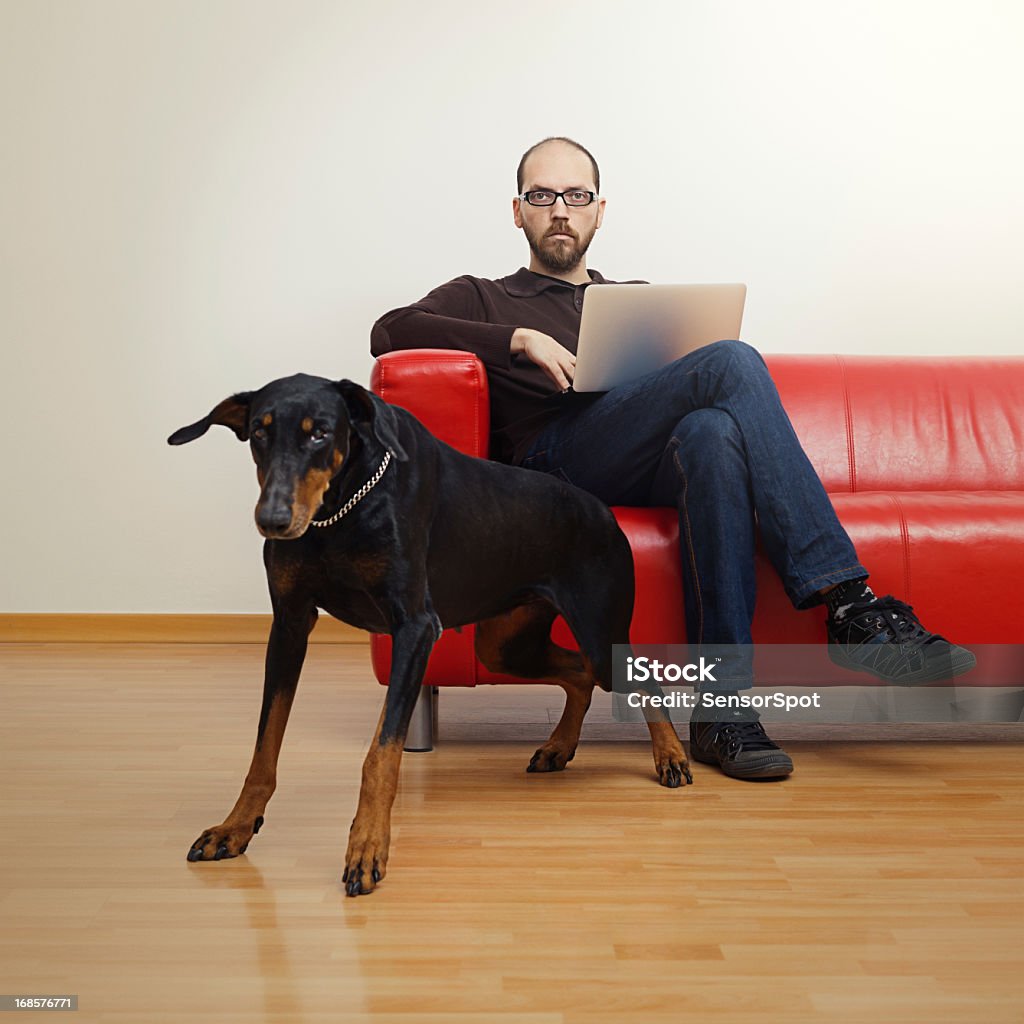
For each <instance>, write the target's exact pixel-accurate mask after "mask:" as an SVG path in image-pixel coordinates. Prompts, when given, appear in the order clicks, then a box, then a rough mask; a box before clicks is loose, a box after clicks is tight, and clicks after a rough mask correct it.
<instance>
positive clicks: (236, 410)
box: [167, 391, 255, 444]
mask: <svg viewBox="0 0 1024 1024" xmlns="http://www.w3.org/2000/svg"><path fill="white" fill-rule="evenodd" d="M254 393H255V392H252V391H243V392H241V393H240V394H237V395H232V396H231V397H230V398H225V399H224V401H223V402H221V403H220V405H218V406H217V407H216V408H215V409H213V411H212V412H210V414H209V415H207V416H204V417H203V418H202V419H201V420H196V422H195V423H192V424H190V425H189V426H187V427H182V428H181V429H180V430H176V431H175V432H174V433H173V434H171V436H170V437H169V438H167V443H168V444H187V443H188V442H189V441H194V440H195V439H196V438H197V437H202V436H203V434H205V433H206V432H207V431H208V430H209V429H210V427H212V426H220V427H230V428H231V429H232V430H233V431H234V432H235V436H236V437H237V438H238V440H239V441H248V440H249V403H250V401H252V396H253V394H254Z"/></svg>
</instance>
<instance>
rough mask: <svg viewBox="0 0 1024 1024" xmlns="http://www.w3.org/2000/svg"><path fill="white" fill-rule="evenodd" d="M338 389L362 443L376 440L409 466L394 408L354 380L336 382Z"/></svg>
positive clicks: (353, 427) (350, 420)
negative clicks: (400, 438)
mask: <svg viewBox="0 0 1024 1024" xmlns="http://www.w3.org/2000/svg"><path fill="white" fill-rule="evenodd" d="M334 386H335V387H336V388H337V389H338V391H339V393H340V394H341V397H342V399H344V402H345V408H346V409H347V410H348V419H349V422H350V423H351V424H352V429H353V430H354V431H355V432H356V433H357V434H358V435H359V436H360V437H361V438H362V440H363V441H364V442H369V441H370V440H371V438H376V439H377V441H379V442H380V443H381V444H382V445H384V447H385V448H388V449H390V450H391V454H392V455H394V457H395V458H396V459H398V461H399V462H408V461H409V456H408V455H407V454H406V451H405V449H404V448H403V447H402V445H401V442H400V441H399V440H398V417H397V416H396V415H395V413H394V410H393V409H392V408H391V406H390V405H388V404H387V402H385V401H383V400H382V399H380V398H378V397H377V396H376V395H372V394H370V392H369V391H367V390H366V388H362V387H360V386H359V385H358V384H355V383H353V382H352V381H350V380H339V381H335V383H334Z"/></svg>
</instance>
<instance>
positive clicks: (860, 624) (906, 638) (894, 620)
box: [837, 594, 941, 643]
mask: <svg viewBox="0 0 1024 1024" xmlns="http://www.w3.org/2000/svg"><path fill="white" fill-rule="evenodd" d="M837 625H839V626H840V627H841V628H845V629H848V628H849V627H857V628H859V629H862V630H864V631H865V632H869V633H875V634H878V633H882V632H886V631H887V632H889V633H890V634H891V636H892V637H893V639H895V640H897V641H898V642H899V643H907V642H910V643H915V642H920V643H931V641H933V640H938V639H941V638H940V637H937V636H936V635H935V634H934V633H929V632H928V630H926V629H925V628H924V626H922V625H921V623H920V622H919V621H918V618H917V616H916V615H915V614H914V607H913V605H909V604H905V603H904V602H903V601H900V600H897V599H896V598H895V597H893V596H892V595H891V594H886V596H885V597H879V598H876V599H875V600H874V601H869V602H865V603H863V604H860V603H858V604H855V605H854V606H853V607H852V608H851V609H850V611H848V612H847V613H846V615H844V616H843V620H842V622H840V623H838V624H837Z"/></svg>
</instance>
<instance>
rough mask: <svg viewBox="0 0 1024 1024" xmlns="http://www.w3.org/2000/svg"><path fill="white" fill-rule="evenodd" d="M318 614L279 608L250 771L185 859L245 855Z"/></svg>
mask: <svg viewBox="0 0 1024 1024" xmlns="http://www.w3.org/2000/svg"><path fill="white" fill-rule="evenodd" d="M316 618H317V612H316V609H315V608H313V607H305V608H302V609H301V610H296V611H294V612H290V613H289V614H287V615H284V614H281V613H280V610H279V609H278V610H277V611H276V612H275V615H274V624H273V626H272V627H271V629H270V640H269V642H268V643H267V657H266V670H265V674H264V680H263V707H262V710H261V711H260V724H259V727H258V729H257V731H256V749H255V750H254V751H253V755H252V763H251V764H250V766H249V773H248V775H246V777H245V784H244V785H243V786H242V792H241V793H240V794H239V796H238V800H237V801H236V802H235V806H234V807H233V808H232V810H231V813H230V814H229V815H228V816H227V817H226V818H225V819H224V821H223V822H221V824H220V825H215V826H214V827H213V828H208V829H207V830H206V831H205V832H203V834H202V835H201V836H200V837H199V838H198V839H197V840H196V841H195V842H194V843H193V844H192V847H191V849H190V850H189V852H188V859H189V860H191V861H196V860H223V859H224V858H226V857H237V856H238V855H239V854H240V853H245V849H246V847H247V846H248V845H249V840H250V839H252V837H253V836H254V835H255V834H256V833H257V832H259V830H260V826H261V825H262V824H263V812H264V811H265V810H266V807H267V803H268V801H269V800H270V798H271V796H273V793H274V790H275V788H276V787H277V759H278V757H279V755H280V753H281V741H282V740H283V739H284V730H285V726H286V725H287V724H288V714H289V712H290V711H291V707H292V701H293V700H294V699H295V691H296V688H297V687H298V684H299V675H300V673H301V672H302V663H303V661H304V660H305V657H306V644H307V640H308V637H309V634H310V632H312V629H313V626H314V625H315V624H316Z"/></svg>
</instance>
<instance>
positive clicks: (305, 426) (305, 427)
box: [302, 416, 313, 434]
mask: <svg viewBox="0 0 1024 1024" xmlns="http://www.w3.org/2000/svg"><path fill="white" fill-rule="evenodd" d="M302 432H303V433H304V434H312V433H313V420H312V418H311V417H309V416H307V417H306V418H305V419H304V420H303V421H302Z"/></svg>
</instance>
